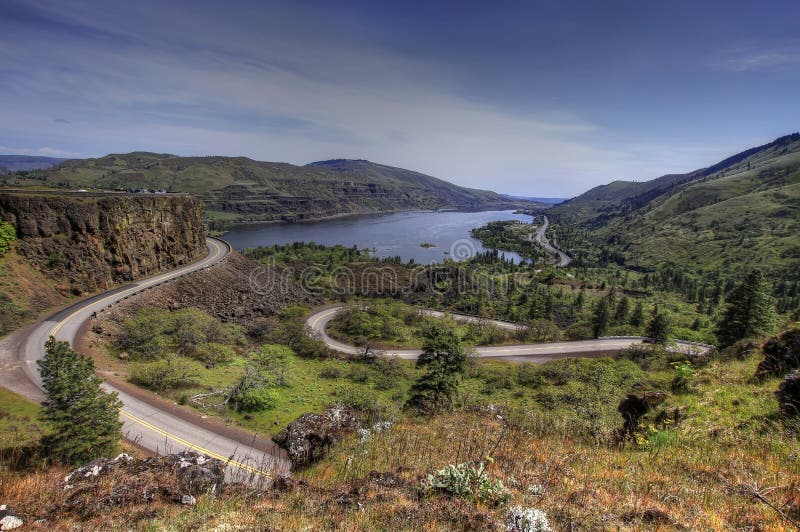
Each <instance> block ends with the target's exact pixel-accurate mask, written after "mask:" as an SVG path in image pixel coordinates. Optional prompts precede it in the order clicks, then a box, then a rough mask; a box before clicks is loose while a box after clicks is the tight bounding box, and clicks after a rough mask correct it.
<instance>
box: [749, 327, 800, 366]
mask: <svg viewBox="0 0 800 532" xmlns="http://www.w3.org/2000/svg"><path fill="white" fill-rule="evenodd" d="M762 350H763V352H764V360H762V361H761V363H760V364H759V365H758V369H756V376H758V377H766V376H780V375H785V374H786V373H788V372H790V371H792V370H793V369H797V368H800V329H794V330H791V331H787V332H785V333H783V334H782V335H780V336H777V337H775V338H770V339H769V340H767V342H766V343H765V344H764V347H763V348H762Z"/></svg>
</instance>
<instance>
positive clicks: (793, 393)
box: [775, 370, 800, 417]
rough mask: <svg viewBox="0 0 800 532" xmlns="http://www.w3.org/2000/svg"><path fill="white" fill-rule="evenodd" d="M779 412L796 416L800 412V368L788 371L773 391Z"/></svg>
mask: <svg viewBox="0 0 800 532" xmlns="http://www.w3.org/2000/svg"><path fill="white" fill-rule="evenodd" d="M775 397H777V398H778V405H779V408H780V410H781V414H783V415H784V416H787V417H797V416H798V414H800V370H794V371H793V372H791V373H789V374H788V375H787V376H786V378H785V379H783V382H782V383H781V384H780V386H778V391H776V392H775Z"/></svg>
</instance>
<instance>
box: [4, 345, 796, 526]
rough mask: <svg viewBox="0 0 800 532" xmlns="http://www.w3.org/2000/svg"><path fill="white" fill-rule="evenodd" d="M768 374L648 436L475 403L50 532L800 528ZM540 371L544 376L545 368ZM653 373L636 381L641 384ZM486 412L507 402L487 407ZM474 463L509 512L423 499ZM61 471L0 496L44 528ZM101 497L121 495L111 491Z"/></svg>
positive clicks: (712, 368) (709, 372)
mask: <svg viewBox="0 0 800 532" xmlns="http://www.w3.org/2000/svg"><path fill="white" fill-rule="evenodd" d="M757 362H758V360H757V358H750V359H746V360H717V361H712V362H711V363H710V364H709V365H707V366H705V367H698V368H696V369H695V371H694V372H693V373H692V375H691V376H690V377H689V382H688V386H687V388H686V389H685V390H683V391H681V392H680V393H673V392H669V391H668V392H667V399H666V401H665V402H664V403H663V404H662V405H660V406H659V407H658V409H657V410H656V411H655V412H653V413H651V414H649V415H648V416H647V418H646V421H645V422H643V424H642V426H643V428H642V430H641V431H640V434H639V435H638V437H637V438H634V439H631V440H624V441H622V442H620V443H616V444H614V443H611V442H610V441H609V440H606V439H604V438H600V437H597V434H595V435H594V437H593V436H592V435H591V434H588V433H586V432H584V431H579V430H576V425H575V423H574V422H571V421H570V419H571V418H569V417H565V416H564V415H563V414H564V413H563V411H557V412H553V411H551V410H549V409H543V408H531V405H530V404H529V405H521V404H520V402H519V401H517V404H518V405H520V406H514V404H513V403H514V401H510V402H509V401H506V399H505V398H506V397H507V396H505V395H503V393H504V392H503V393H501V394H497V393H493V394H489V395H487V396H486V397H483V398H482V399H481V401H465V404H464V405H463V406H462V407H461V408H459V409H458V410H456V411H455V412H451V413H444V414H441V415H438V416H435V417H433V418H417V417H414V416H413V415H409V414H407V413H399V414H398V415H397V416H396V417H395V418H394V424H393V425H392V427H390V428H389V429H388V430H383V431H380V432H373V433H371V434H369V435H368V436H366V437H365V436H362V435H355V434H354V435H353V436H351V437H349V438H347V439H345V440H344V441H343V442H341V443H340V444H338V445H337V446H336V447H334V448H333V450H332V452H331V453H330V454H329V455H328V456H327V457H326V458H324V459H323V460H321V461H320V462H318V463H317V464H315V465H314V466H312V467H311V468H309V469H306V470H303V471H299V472H295V474H294V477H295V479H296V480H302V481H304V483H302V484H295V485H294V487H291V488H288V489H285V488H284V489H281V490H274V491H268V492H267V493H253V492H251V491H248V490H240V489H236V488H229V489H228V490H227V491H225V492H223V493H222V494H221V495H220V496H217V497H208V496H200V497H199V501H198V504H197V505H196V506H194V507H182V506H180V505H170V504H164V503H159V504H155V505H148V504H140V505H134V506H124V507H120V508H113V507H112V508H110V509H109V510H107V511H104V512H102V514H94V515H91V514H90V515H89V516H88V517H83V518H82V517H80V516H78V515H67V516H62V517H59V518H58V520H56V521H51V522H50V523H49V526H53V525H56V526H64V527H69V526H72V525H80V526H83V527H89V528H103V529H109V530H123V529H127V528H136V529H143V530H157V529H187V528H191V529H218V530H222V529H225V530H227V529H231V528H233V529H237V528H238V529H264V528H271V529H277V530H300V529H315V530H317V529H320V530H321V529H325V530H329V529H348V530H351V529H352V530H419V529H428V530H453V529H472V530H497V529H502V527H503V522H504V520H505V518H506V515H507V514H508V512H509V508H510V507H511V506H515V505H521V506H523V507H529V508H536V509H539V510H542V511H544V512H545V513H546V515H547V517H548V519H549V522H550V524H551V526H553V527H554V528H555V529H556V530H564V529H567V530H569V529H573V530H575V529H578V530H598V529H604V530H605V529H614V530H675V529H691V530H731V529H740V530H785V529H788V528H790V526H791V523H790V521H788V520H787V519H795V520H796V519H797V518H798V517H799V516H800V497H798V495H797V478H798V475H800V465H798V461H797V460H796V459H795V457H796V456H797V455H798V453H800V442H798V439H797V424H796V422H792V421H782V420H781V418H779V417H778V416H777V403H776V402H775V400H774V398H773V397H772V392H773V390H774V388H775V386H776V384H777V381H776V379H769V380H766V381H764V382H760V383H759V382H756V381H754V380H753V378H752V375H753V372H754V370H755V366H756V364H757ZM332 363H333V364H339V362H331V361H326V362H324V361H320V365H319V366H317V367H315V369H319V368H320V367H322V365H324V364H332ZM342 364H347V363H343V362H342ZM601 364H602V365H608V364H619V363H611V362H602V363H601ZM491 367H494V368H499V367H503V365H492V366H491ZM508 367H511V366H508ZM587 367H592V368H594V369H596V367H595V366H591V365H589V366H587ZM307 368H308V369H310V368H311V366H310V365H309V366H308V367H307ZM540 369H541V370H542V371H544V372H546V371H547V366H542V367H541V368H540ZM551 369H552V368H551ZM562 369H569V370H570V371H572V370H574V369H575V368H562ZM629 370H630V368H629ZM556 373H557V372H556ZM645 373H646V374H647V376H648V377H647V378H648V379H650V378H652V379H654V382H653V383H652V384H653V386H657V385H658V381H661V383H662V385H663V384H664V382H665V379H667V378H668V377H669V375H668V373H669V372H668V371H667V370H659V371H656V372H654V373H653V372H651V371H647V372H645ZM545 374H547V373H545ZM659 374H662V375H661V376H659ZM294 375H295V376H297V374H294ZM641 376H642V375H641V374H638V375H637V374H636V372H635V370H631V373H630V375H629V377H632V378H634V379H638V378H640V377H641ZM549 378H556V379H557V376H556V375H555V374H553V375H552V376H551V377H548V379H549ZM473 379H474V377H471V378H470V379H468V382H467V383H466V385H465V388H464V390H463V393H464V394H465V395H469V394H470V393H475V390H473V388H474V386H473V385H474V383H475V381H474V380H473ZM312 380H313V378H312ZM298 382H299V381H298ZM586 384H587V386H592V387H594V386H595V384H594V383H591V382H587V383H586ZM573 385H574V382H566V383H561V384H556V383H550V384H544V385H543V386H544V387H545V388H547V387H552V388H554V389H560V388H563V387H565V386H566V387H570V386H573ZM515 387H516V385H515ZM470 390H472V391H470ZM590 390H591V388H589V387H587V388H586V389H584V390H583V398H584V399H586V398H588V399H589V400H592V399H595V398H602V399H603V400H604V401H605V402H608V403H609V404H608V408H607V410H608V412H609V414H610V415H611V414H613V415H611V417H608V418H607V419H606V418H604V419H603V421H602V424H608V427H609V428H612V427H619V426H620V425H621V423H622V417H621V416H620V415H619V414H618V413H616V412H615V406H616V403H611V402H610V401H609V399H610V398H609V397H604V396H603V392H602V391H599V392H597V393H595V394H592V393H590ZM527 395H529V396H530V397H535V395H536V394H535V392H534V393H528V394H527ZM508 397H511V398H513V393H512V394H511V395H510V396H508ZM481 404H483V405H486V404H495V405H500V406H499V407H498V408H494V407H493V408H490V409H487V408H486V407H485V406H480V405H481ZM565 408H570V409H572V410H575V407H574V406H572V407H570V406H568V405H566V404H565ZM660 412H667V413H669V414H670V415H669V416H668V417H667V419H668V420H669V421H667V422H661V423H660V424H659V423H658V422H657V421H656V420H655V418H656V417H657V416H656V414H658V413H660ZM594 418H595V416H593V417H592V418H591V419H594ZM573 419H574V418H573ZM585 419H590V418H585ZM673 420H674V421H673ZM595 425H597V423H595ZM470 461H475V462H483V463H485V464H486V465H487V474H488V475H489V478H490V479H494V480H499V481H501V482H502V484H503V493H504V498H503V499H504V502H502V503H499V504H493V503H487V502H481V501H479V500H476V499H471V498H469V497H458V496H448V495H445V494H436V493H430V492H426V491H425V490H422V489H421V488H422V485H423V484H422V483H423V479H424V477H425V475H426V474H429V473H431V472H433V471H436V470H438V469H440V468H442V467H444V466H446V465H447V464H456V463H461V462H470ZM64 474H65V471H64V470H63V469H59V468H53V469H49V470H42V471H36V472H30V473H28V474H26V475H24V476H21V475H18V474H14V473H9V472H2V473H0V475H2V476H0V480H2V481H0V497H2V498H3V500H4V501H6V502H7V503H8V504H11V505H12V507H14V508H20V509H22V510H24V516H25V517H26V518H27V519H29V520H30V521H33V520H34V519H35V518H37V517H39V516H40V515H42V513H43V512H44V511H45V509H47V508H48V507H49V505H50V504H51V502H52V501H59V500H61V499H62V498H63V495H62V493H63V490H62V488H61V483H62V479H63V476H64ZM382 478H385V479H389V480H390V483H388V482H384V481H381V480H380V479H382ZM107 484H108V483H107ZM102 489H103V490H112V489H113V484H109V485H108V486H104V487H103V488H102Z"/></svg>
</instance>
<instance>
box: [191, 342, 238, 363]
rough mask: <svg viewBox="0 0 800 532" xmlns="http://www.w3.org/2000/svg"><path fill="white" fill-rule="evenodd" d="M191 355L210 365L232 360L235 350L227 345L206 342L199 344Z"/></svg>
mask: <svg viewBox="0 0 800 532" xmlns="http://www.w3.org/2000/svg"><path fill="white" fill-rule="evenodd" d="M193 356H194V358H196V359H198V360H200V361H202V362H205V363H206V364H208V365H210V366H216V365H217V364H225V363H227V362H230V361H232V360H233V359H234V358H235V357H236V351H234V349H233V348H232V347H231V346H229V345H224V344H218V343H216V342H207V343H205V344H201V345H200V347H198V348H197V350H196V351H195V353H194V355H193Z"/></svg>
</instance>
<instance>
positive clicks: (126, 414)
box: [120, 410, 270, 476]
mask: <svg viewBox="0 0 800 532" xmlns="http://www.w3.org/2000/svg"><path fill="white" fill-rule="evenodd" d="M120 414H122V415H123V416H124V417H127V418H128V419H130V420H131V421H133V422H135V423H138V424H139V425H142V426H143V427H146V428H148V429H150V430H152V431H153V432H155V433H157V434H161V435H162V436H164V437H166V438H169V439H170V440H172V441H174V442H176V443H179V444H181V445H185V446H186V447H188V448H189V449H193V450H195V451H198V452H200V453H202V454H205V455H207V456H210V457H211V458H216V459H217V460H221V461H223V462H225V463H226V464H230V465H232V466H234V467H238V468H239V469H242V470H244V471H247V472H248V473H256V474H258V475H263V476H270V475H269V473H267V472H266V471H263V470H261V469H257V468H255V467H251V466H249V465H247V464H243V463H242V462H238V461H236V460H233V459H231V458H229V457H225V456H222V455H221V454H219V453H215V452H214V451H210V450H208V449H206V448H204V447H201V446H199V445H195V444H194V443H191V442H189V441H187V440H184V439H183V438H181V437H179V436H176V435H174V434H170V433H169V432H167V431H165V430H163V429H160V428H158V427H156V426H155V425H153V424H152V423H148V422H147V421H145V420H144V419H142V418H140V417H137V416H134V415H133V414H131V413H129V412H126V411H124V410H123V411H121V412H120Z"/></svg>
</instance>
